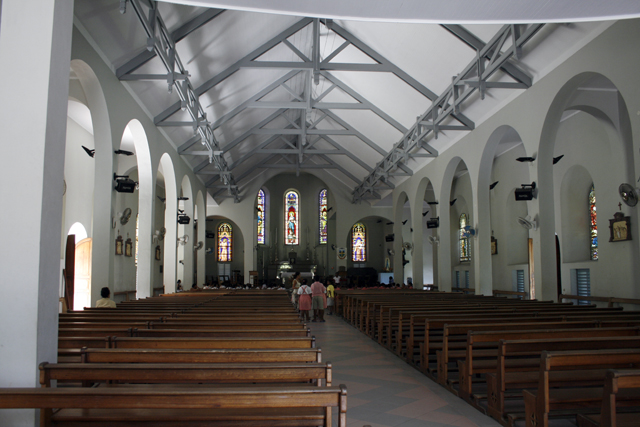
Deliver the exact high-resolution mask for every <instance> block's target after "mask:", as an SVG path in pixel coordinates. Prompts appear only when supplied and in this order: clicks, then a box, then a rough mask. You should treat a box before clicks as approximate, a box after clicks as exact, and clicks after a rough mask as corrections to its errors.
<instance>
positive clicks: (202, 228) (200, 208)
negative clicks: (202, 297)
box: [194, 191, 207, 286]
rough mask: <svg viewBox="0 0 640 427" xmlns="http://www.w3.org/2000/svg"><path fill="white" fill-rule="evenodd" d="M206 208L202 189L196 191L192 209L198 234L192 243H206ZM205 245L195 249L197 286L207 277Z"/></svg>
mask: <svg viewBox="0 0 640 427" xmlns="http://www.w3.org/2000/svg"><path fill="white" fill-rule="evenodd" d="M206 210H207V208H206V206H205V204H204V196H203V195H202V191H198V194H197V195H196V207H195V209H194V219H197V220H198V235H197V236H196V238H195V239H194V243H195V244H197V243H198V242H202V243H203V244H206V243H207V238H206V230H207V212H206ZM205 250H206V249H205V247H204V246H203V247H202V248H201V249H199V250H198V251H196V265H197V267H198V268H197V269H196V271H197V273H198V277H197V281H196V283H197V284H198V286H202V285H203V284H204V283H205V281H206V277H207V271H206V265H207V264H206V257H205V255H206V254H205Z"/></svg>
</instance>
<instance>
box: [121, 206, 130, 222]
mask: <svg viewBox="0 0 640 427" xmlns="http://www.w3.org/2000/svg"><path fill="white" fill-rule="evenodd" d="M130 218H131V208H126V209H125V210H124V211H123V212H122V216H121V217H120V224H122V225H125V224H126V223H128V222H129V219H130Z"/></svg>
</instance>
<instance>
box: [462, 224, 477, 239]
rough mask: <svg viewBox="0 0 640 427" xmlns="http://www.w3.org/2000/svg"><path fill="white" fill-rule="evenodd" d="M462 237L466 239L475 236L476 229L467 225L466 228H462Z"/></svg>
mask: <svg viewBox="0 0 640 427" xmlns="http://www.w3.org/2000/svg"><path fill="white" fill-rule="evenodd" d="M462 235H463V237H465V238H467V239H468V238H469V237H473V236H475V235H476V229H475V228H473V227H471V226H470V225H467V226H466V227H464V233H462Z"/></svg>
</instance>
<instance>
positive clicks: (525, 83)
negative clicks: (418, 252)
mask: <svg viewBox="0 0 640 427" xmlns="http://www.w3.org/2000/svg"><path fill="white" fill-rule="evenodd" d="M543 25H544V24H534V25H529V26H527V25H505V26H503V27H502V28H501V29H500V31H498V32H497V33H496V34H495V35H494V36H493V38H492V39H491V40H490V41H489V42H488V43H487V44H486V45H485V44H483V43H482V42H481V41H479V40H478V39H477V38H475V36H473V35H471V34H470V33H469V32H467V31H466V30H464V31H462V30H463V28H462V27H459V26H454V25H450V26H445V28H447V29H448V30H449V31H451V32H452V33H453V34H455V35H456V36H457V37H458V38H460V39H462V40H463V41H464V42H465V43H467V44H468V45H470V46H471V47H473V48H474V49H477V55H476V59H475V60H473V61H472V62H471V63H470V64H469V65H467V66H466V67H465V68H464V70H462V72H460V74H458V75H457V76H455V77H453V78H452V82H451V85H449V87H448V88H447V89H446V90H445V91H444V92H443V93H442V94H441V95H440V96H439V97H437V99H434V100H433V101H432V104H431V106H430V107H429V108H428V109H427V111H426V112H425V113H423V114H422V115H421V116H419V117H418V119H417V120H416V123H415V124H414V125H413V126H412V127H411V129H409V130H408V131H407V132H406V133H405V134H404V136H403V137H402V139H401V140H400V141H398V142H396V143H395V144H394V146H393V149H392V150H391V151H389V153H388V154H387V155H386V156H385V157H384V159H383V160H382V161H381V162H379V163H378V164H377V165H376V168H375V170H374V171H372V172H371V173H370V174H369V175H368V176H367V177H366V178H365V179H364V181H363V182H362V183H361V184H360V185H358V186H357V187H356V189H355V190H354V191H353V202H354V203H357V202H360V201H361V200H363V199H368V198H377V197H375V196H374V195H373V191H374V190H375V189H376V188H379V187H378V186H379V184H380V183H381V182H386V180H387V179H388V178H389V177H390V176H392V174H393V173H395V172H396V171H397V170H398V169H399V168H402V166H403V164H404V163H407V162H408V161H409V159H410V158H415V157H436V156H437V155H438V152H437V150H435V149H434V148H433V147H431V146H430V145H429V144H428V143H427V141H426V138H427V137H428V136H430V135H432V136H433V137H434V138H435V139H437V138H438V133H440V132H441V131H445V130H473V129H474V124H473V122H472V121H471V120H470V119H469V118H467V117H466V116H464V115H463V114H462V113H461V107H462V103H463V102H464V101H465V100H467V99H468V98H469V97H470V96H471V95H472V94H473V93H474V92H476V91H479V92H480V97H481V99H484V97H485V93H486V91H487V89H490V88H508V89H526V88H528V87H530V86H531V77H529V76H528V75H527V74H526V73H525V72H524V71H522V70H520V69H519V68H518V67H516V66H515V65H514V64H513V63H511V62H509V61H510V60H511V59H512V58H515V59H519V58H520V56H521V53H522V46H523V45H524V44H526V43H527V42H528V41H529V40H530V39H531V37H533V36H534V35H535V34H536V33H537V32H538V31H539V30H540V29H541V28H542V27H543ZM505 46H506V48H505ZM503 49H504V50H503ZM500 69H502V70H504V71H505V72H506V73H507V74H508V75H510V76H511V77H513V78H514V79H515V80H516V82H494V81H489V78H490V77H491V76H492V75H493V74H495V72H496V71H498V70H500ZM452 121H453V122H454V123H455V122H458V124H449V122H452ZM445 122H447V123H445ZM422 150H424V151H426V153H423V152H420V151H422Z"/></svg>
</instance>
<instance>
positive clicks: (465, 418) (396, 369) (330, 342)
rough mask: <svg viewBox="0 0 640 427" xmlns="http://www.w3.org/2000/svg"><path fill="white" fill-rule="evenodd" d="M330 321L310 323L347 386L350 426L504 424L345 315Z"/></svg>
mask: <svg viewBox="0 0 640 427" xmlns="http://www.w3.org/2000/svg"><path fill="white" fill-rule="evenodd" d="M325 320H326V322H325V323H314V322H310V323H308V325H310V328H311V333H312V335H315V337H316V342H317V343H318V347H320V348H321V349H322V361H323V362H331V365H332V369H333V383H334V384H346V386H347V390H348V397H347V408H348V409H347V426H353V427H357V426H358V427H362V426H364V425H370V426H371V427H395V426H401V427H441V426H456V427H500V424H499V423H498V422H496V421H495V420H493V419H492V418H490V417H488V416H486V415H483V414H482V413H480V412H478V411H477V410H476V409H475V408H473V407H472V406H470V405H468V404H467V403H466V402H465V401H463V400H462V399H459V398H457V397H455V396H453V395H452V394H451V393H449V392H448V391H446V390H445V389H444V388H442V387H441V386H439V385H438V384H436V383H434V382H433V381H431V380H430V379H428V378H427V377H426V376H424V375H423V374H422V373H420V372H418V371H417V370H416V369H414V368H412V367H410V366H409V365H407V363H405V362H404V361H402V360H400V359H399V358H398V357H397V356H395V355H394V354H393V353H391V352H389V351H387V350H386V349H384V348H383V347H381V346H380V345H379V344H378V343H376V342H374V341H372V340H371V339H370V338H369V337H367V336H365V335H364V334H362V333H360V332H359V331H358V330H356V329H354V328H353V327H352V326H350V325H349V324H348V323H346V322H345V321H344V320H342V319H341V318H338V317H336V316H327V315H325ZM333 423H334V424H333V425H337V419H336V417H335V416H334V420H333Z"/></svg>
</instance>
